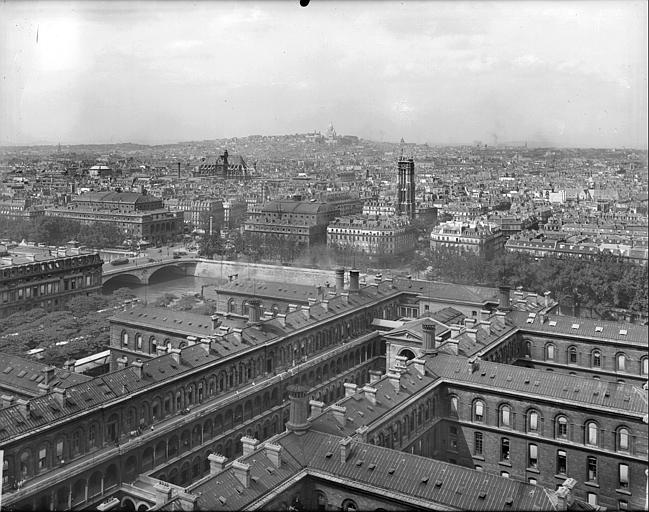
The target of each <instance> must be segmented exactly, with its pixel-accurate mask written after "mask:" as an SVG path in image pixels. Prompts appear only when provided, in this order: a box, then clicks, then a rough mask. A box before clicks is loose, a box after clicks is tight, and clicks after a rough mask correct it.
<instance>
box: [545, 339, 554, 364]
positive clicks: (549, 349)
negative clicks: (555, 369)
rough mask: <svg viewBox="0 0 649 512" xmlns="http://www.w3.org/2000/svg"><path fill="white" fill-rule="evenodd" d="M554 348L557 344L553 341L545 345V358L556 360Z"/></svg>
mask: <svg viewBox="0 0 649 512" xmlns="http://www.w3.org/2000/svg"><path fill="white" fill-rule="evenodd" d="M554 349H555V346H554V345H553V344H552V343H548V344H547V345H546V346H545V359H546V360H547V361H554Z"/></svg>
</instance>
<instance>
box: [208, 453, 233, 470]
mask: <svg viewBox="0 0 649 512" xmlns="http://www.w3.org/2000/svg"><path fill="white" fill-rule="evenodd" d="M207 460H209V461H210V475H218V474H219V473H221V472H222V471H223V468H224V467H225V462H226V461H227V460H228V459H226V458H225V457H224V456H223V455H220V454H218V453H210V454H209V455H208V456H207Z"/></svg>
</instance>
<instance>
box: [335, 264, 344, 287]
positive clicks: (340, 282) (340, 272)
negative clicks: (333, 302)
mask: <svg viewBox="0 0 649 512" xmlns="http://www.w3.org/2000/svg"><path fill="white" fill-rule="evenodd" d="M335 274H336V291H337V292H338V293H340V292H342V291H343V289H344V288H345V269H344V268H343V267H338V268H337V269H336V270H335Z"/></svg>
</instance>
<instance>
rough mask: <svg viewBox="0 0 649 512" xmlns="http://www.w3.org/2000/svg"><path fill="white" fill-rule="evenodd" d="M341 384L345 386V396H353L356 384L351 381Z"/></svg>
mask: <svg viewBox="0 0 649 512" xmlns="http://www.w3.org/2000/svg"><path fill="white" fill-rule="evenodd" d="M343 386H344V387H345V396H354V395H355V394H356V389H357V386H356V384H354V383H353V382H345V383H344V384H343Z"/></svg>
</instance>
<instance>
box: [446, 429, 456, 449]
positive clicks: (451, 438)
mask: <svg viewBox="0 0 649 512" xmlns="http://www.w3.org/2000/svg"><path fill="white" fill-rule="evenodd" d="M448 442H449V447H450V448H451V450H457V427H456V426H454V425H451V426H450V427H449V428H448Z"/></svg>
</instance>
